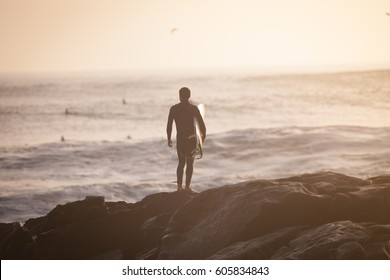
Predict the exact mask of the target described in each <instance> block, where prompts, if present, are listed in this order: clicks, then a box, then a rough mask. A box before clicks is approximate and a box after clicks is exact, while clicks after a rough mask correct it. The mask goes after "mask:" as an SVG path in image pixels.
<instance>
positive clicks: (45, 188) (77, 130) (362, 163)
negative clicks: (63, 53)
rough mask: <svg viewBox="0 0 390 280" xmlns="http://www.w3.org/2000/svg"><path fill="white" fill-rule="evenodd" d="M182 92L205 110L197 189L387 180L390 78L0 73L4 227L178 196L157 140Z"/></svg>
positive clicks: (168, 156)
mask: <svg viewBox="0 0 390 280" xmlns="http://www.w3.org/2000/svg"><path fill="white" fill-rule="evenodd" d="M182 86H187V87H189V88H190V89H191V92H192V98H191V100H192V102H194V103H197V104H199V103H202V104H205V108H206V110H205V123H206V126H207V138H206V141H205V143H204V156H203V158H202V159H200V160H196V162H195V167H194V175H193V180H192V188H193V189H194V190H195V191H202V190H205V189H208V188H214V187H218V186H222V185H226V184H234V183H238V182H241V181H246V180H252V179H260V178H264V179H272V178H280V177H288V176H292V175H299V174H303V173H310V172H319V171H333V172H341V173H344V174H347V175H351V176H357V177H360V178H369V177H372V176H377V175H381V174H385V173H389V171H390V70H381V71H366V72H344V73H313V74H285V75H281V74H278V75H277V74H273V75H264V74H258V73H255V72H253V73H246V74H226V73H224V74H217V73H215V74H207V75H201V74H198V75H196V74H191V75H189V74H188V75H185V74H172V73H162V74H155V73H154V74H143V75H141V74H137V75H135V74H121V75H119V74H118V75H107V76H105V75H101V74H100V75H84V76H76V75H62V76H61V75H48V76H44V75H41V76H37V75H35V76H28V75H2V76H0V136H1V137H0V222H11V221H19V222H23V221H26V220H27V219H29V218H31V217H37V216H41V215H45V214H46V213H47V212H48V211H49V210H51V209H52V208H53V207H55V206H56V205H57V204H63V203H66V202H69V201H74V200H79V199H83V198H84V197H86V196H94V195H102V196H105V198H106V201H120V200H124V201H127V202H134V201H137V200H139V199H142V198H143V197H145V196H146V195H148V194H151V193H155V192H161V191H175V190H176V185H175V180H176V175H175V172H176V164H177V155H176V152H175V149H174V148H169V147H168V146H167V141H166V132H165V130H166V122H167V117H168V112H169V109H170V106H172V105H174V104H176V103H178V102H179V100H178V91H179V89H180V88H181V87H182ZM174 134H175V131H173V135H174ZM62 138H63V140H64V141H61V139H62Z"/></svg>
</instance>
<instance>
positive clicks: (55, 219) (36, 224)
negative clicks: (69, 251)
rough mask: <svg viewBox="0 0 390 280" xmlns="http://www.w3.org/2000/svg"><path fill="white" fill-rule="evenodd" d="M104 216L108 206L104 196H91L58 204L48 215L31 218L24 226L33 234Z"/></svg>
mask: <svg viewBox="0 0 390 280" xmlns="http://www.w3.org/2000/svg"><path fill="white" fill-rule="evenodd" d="M104 216H107V207H106V205H105V202H104V197H102V196H89V197H86V198H85V199H84V200H81V201H74V202H70V203H67V204H65V205H57V206H56V207H55V208H54V209H53V210H51V211H50V212H49V213H48V214H47V215H46V216H44V217H40V218H35V219H29V220H28V221H26V223H25V224H24V226H25V227H26V228H27V229H28V230H29V231H30V232H31V233H32V234H33V235H38V234H40V233H44V232H46V231H49V230H52V229H55V228H60V227H62V226H66V225H69V224H73V223H80V222H85V221H88V220H92V219H97V218H101V217H104Z"/></svg>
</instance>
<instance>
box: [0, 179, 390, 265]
mask: <svg viewBox="0 0 390 280" xmlns="http://www.w3.org/2000/svg"><path fill="white" fill-rule="evenodd" d="M32 236H36V238H34V239H33V237H32ZM0 256H1V257H2V259H19V258H21V259H30V258H32V259H148V260H151V259H310V260H311V259H367V260H369V259H390V176H389V175H382V176H378V177H374V178H370V179H368V180H362V179H359V178H353V177H349V176H346V175H343V174H338V173H332V172H321V173H315V174H304V175H300V176H294V177H290V178H283V179H276V180H254V181H249V182H242V183H239V184H235V185H230V186H223V187H219V188H214V189H209V190H206V191H203V192H202V193H200V194H197V193H194V192H188V191H181V192H172V193H167V192H166V193H156V194H152V195H149V196H147V197H145V198H144V199H142V200H141V201H139V202H136V203H127V202H125V201H119V202H105V200H104V198H103V197H87V198H86V199H84V200H82V201H75V202H71V203H68V204H65V205H58V206H57V207H56V208H54V209H53V210H52V211H50V212H49V213H48V214H47V215H46V216H44V217H40V218H35V219H30V220H28V221H27V222H26V223H25V227H22V226H20V224H19V223H12V224H0Z"/></svg>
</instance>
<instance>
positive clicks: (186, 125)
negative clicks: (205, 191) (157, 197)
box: [167, 101, 206, 187]
mask: <svg viewBox="0 0 390 280" xmlns="http://www.w3.org/2000/svg"><path fill="white" fill-rule="evenodd" d="M173 120H175V124H176V131H177V134H176V148H177V155H178V157H179V165H178V167H177V183H178V186H179V187H181V184H182V178H183V169H184V165H185V164H187V168H186V187H189V185H190V182H191V177H192V172H193V162H194V157H195V150H196V144H197V140H196V128H195V122H194V121H195V120H196V121H197V122H198V124H199V128H200V132H201V134H202V138H203V139H202V140H204V139H205V138H206V126H205V124H204V121H203V118H202V115H201V114H200V112H199V109H198V107H196V106H195V105H192V104H191V103H189V102H188V101H182V102H180V103H178V104H176V105H174V106H172V107H171V110H170V111H169V116H168V124H167V136H168V140H171V133H172V123H173Z"/></svg>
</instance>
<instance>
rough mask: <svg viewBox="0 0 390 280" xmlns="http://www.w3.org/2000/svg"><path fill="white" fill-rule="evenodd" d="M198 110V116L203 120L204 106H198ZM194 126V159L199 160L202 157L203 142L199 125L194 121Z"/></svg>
mask: <svg viewBox="0 0 390 280" xmlns="http://www.w3.org/2000/svg"><path fill="white" fill-rule="evenodd" d="M198 109H199V112H200V115H201V116H202V118H203V120H204V113H205V106H204V104H199V105H198ZM194 124H195V129H196V150H195V158H196V159H201V158H202V157H203V141H202V136H203V135H202V132H201V130H200V128H199V124H198V122H197V121H196V119H194Z"/></svg>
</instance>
